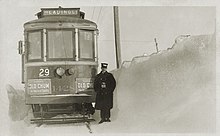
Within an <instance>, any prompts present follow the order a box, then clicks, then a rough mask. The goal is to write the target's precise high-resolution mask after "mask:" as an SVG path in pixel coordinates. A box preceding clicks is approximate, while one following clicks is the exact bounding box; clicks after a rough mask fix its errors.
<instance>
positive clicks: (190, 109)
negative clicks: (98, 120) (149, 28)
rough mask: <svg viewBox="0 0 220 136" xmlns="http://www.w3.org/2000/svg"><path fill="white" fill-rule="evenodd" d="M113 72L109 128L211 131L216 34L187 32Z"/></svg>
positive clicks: (213, 117) (121, 130)
mask: <svg viewBox="0 0 220 136" xmlns="http://www.w3.org/2000/svg"><path fill="white" fill-rule="evenodd" d="M139 59H140V58H139ZM131 63H132V62H131ZM114 75H115V77H116V78H117V88H116V91H115V97H116V98H115V108H117V109H118V110H119V112H118V114H117V119H116V120H115V122H112V123H113V125H112V126H114V125H116V124H118V125H116V126H118V127H117V129H116V130H115V131H113V132H175V133H180V132H188V133H190V132H213V131H215V113H216V111H215V90H216V89H215V75H216V73H215V35H201V36H191V37H188V38H186V39H183V40H182V41H181V42H176V43H175V44H174V45H173V47H172V48H171V49H168V50H166V51H162V52H160V53H158V54H153V55H151V56H150V57H149V58H148V59H147V60H146V59H145V58H144V59H143V62H140V63H137V64H135V65H130V67H128V68H122V69H120V70H118V71H115V73H114ZM115 111H116V110H115V109H113V115H114V114H115ZM113 118H114V116H113ZM119 124H120V125H119ZM108 126H109V127H110V125H108ZM119 126H120V127H119ZM100 131H101V130H100ZM101 132H102V131H101Z"/></svg>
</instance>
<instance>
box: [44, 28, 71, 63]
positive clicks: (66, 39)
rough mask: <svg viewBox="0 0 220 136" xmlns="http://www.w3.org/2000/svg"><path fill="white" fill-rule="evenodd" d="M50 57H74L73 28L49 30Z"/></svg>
mask: <svg viewBox="0 0 220 136" xmlns="http://www.w3.org/2000/svg"><path fill="white" fill-rule="evenodd" d="M47 36H48V37H47V39H48V58H49V59H66V58H67V59H68V58H72V59H73V58H74V57H75V55H74V53H75V51H74V43H75V38H74V33H73V30H48V35H47Z"/></svg>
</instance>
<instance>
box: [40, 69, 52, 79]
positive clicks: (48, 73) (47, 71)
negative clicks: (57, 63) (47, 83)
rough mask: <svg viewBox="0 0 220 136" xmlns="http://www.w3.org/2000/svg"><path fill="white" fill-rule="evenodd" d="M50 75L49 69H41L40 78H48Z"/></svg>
mask: <svg viewBox="0 0 220 136" xmlns="http://www.w3.org/2000/svg"><path fill="white" fill-rule="evenodd" d="M49 75H50V70H49V69H48V68H45V69H43V68H41V69H40V73H39V77H48V76H49Z"/></svg>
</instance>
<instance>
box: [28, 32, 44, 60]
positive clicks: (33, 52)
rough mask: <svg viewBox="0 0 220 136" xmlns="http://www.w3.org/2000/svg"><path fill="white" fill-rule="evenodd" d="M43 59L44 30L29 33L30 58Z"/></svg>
mask: <svg viewBox="0 0 220 136" xmlns="http://www.w3.org/2000/svg"><path fill="white" fill-rule="evenodd" d="M40 59H42V32H41V31H33V32H29V33H28V60H40Z"/></svg>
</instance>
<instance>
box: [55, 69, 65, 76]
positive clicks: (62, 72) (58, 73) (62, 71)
mask: <svg viewBox="0 0 220 136" xmlns="http://www.w3.org/2000/svg"><path fill="white" fill-rule="evenodd" d="M56 73H57V75H59V76H63V75H64V74H65V70H64V69H63V68H61V67H59V68H57V69H56Z"/></svg>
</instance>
